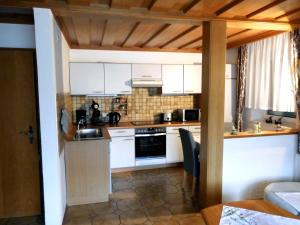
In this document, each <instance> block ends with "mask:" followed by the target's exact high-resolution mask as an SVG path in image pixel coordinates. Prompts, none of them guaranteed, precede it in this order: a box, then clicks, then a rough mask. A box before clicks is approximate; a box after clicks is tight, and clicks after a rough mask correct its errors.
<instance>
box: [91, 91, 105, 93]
mask: <svg viewBox="0 0 300 225" xmlns="http://www.w3.org/2000/svg"><path fill="white" fill-rule="evenodd" d="M93 93H103V91H93Z"/></svg>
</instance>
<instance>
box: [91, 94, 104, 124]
mask: <svg viewBox="0 0 300 225" xmlns="http://www.w3.org/2000/svg"><path fill="white" fill-rule="evenodd" d="M91 108H92V110H93V113H92V118H91V123H92V124H93V125H103V122H102V120H101V112H100V110H99V104H98V103H97V102H95V101H94V100H93V103H92V105H91Z"/></svg>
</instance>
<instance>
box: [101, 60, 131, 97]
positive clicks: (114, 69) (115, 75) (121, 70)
mask: <svg viewBox="0 0 300 225" xmlns="http://www.w3.org/2000/svg"><path fill="white" fill-rule="evenodd" d="M104 71H105V94H106V95H111V94H112V95H116V94H123V95H124V94H131V64H118V63H105V64H104Z"/></svg>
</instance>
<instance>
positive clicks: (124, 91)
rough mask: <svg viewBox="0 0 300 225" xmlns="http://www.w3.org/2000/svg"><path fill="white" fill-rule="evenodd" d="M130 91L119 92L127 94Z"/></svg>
mask: <svg viewBox="0 0 300 225" xmlns="http://www.w3.org/2000/svg"><path fill="white" fill-rule="evenodd" d="M129 92H130V91H121V93H129Z"/></svg>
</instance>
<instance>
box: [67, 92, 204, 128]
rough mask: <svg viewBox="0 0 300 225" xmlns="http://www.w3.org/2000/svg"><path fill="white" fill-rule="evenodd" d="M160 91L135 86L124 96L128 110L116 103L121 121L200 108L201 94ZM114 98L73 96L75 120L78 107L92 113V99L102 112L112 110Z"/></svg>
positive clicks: (89, 113)
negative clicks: (130, 92)
mask: <svg viewBox="0 0 300 225" xmlns="http://www.w3.org/2000/svg"><path fill="white" fill-rule="evenodd" d="M158 91H159V89H157V88H133V89H132V94H131V95H128V96H124V97H125V98H127V110H125V109H121V110H119V109H118V106H119V105H118V104H114V105H115V109H116V110H115V111H119V112H120V113H121V115H122V119H121V121H137V120H154V119H157V117H158V115H159V113H163V112H167V111H173V110H175V109H180V108H199V105H200V95H182V96H164V95H161V94H159V93H158ZM114 98H115V97H98V96H93V97H91V96H73V97H72V102H73V122H75V120H76V116H75V110H76V109H79V108H82V109H86V110H87V114H88V116H89V117H90V116H91V115H92V111H91V109H90V106H91V104H92V100H94V101H95V102H97V103H98V104H99V106H100V111H101V112H102V113H108V112H110V111H111V110H112V102H113V99H114Z"/></svg>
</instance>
